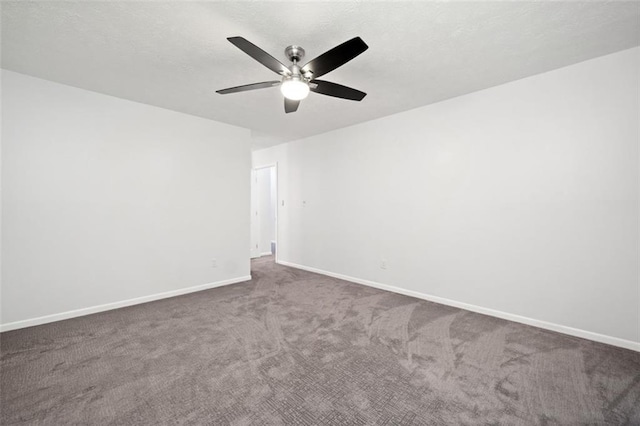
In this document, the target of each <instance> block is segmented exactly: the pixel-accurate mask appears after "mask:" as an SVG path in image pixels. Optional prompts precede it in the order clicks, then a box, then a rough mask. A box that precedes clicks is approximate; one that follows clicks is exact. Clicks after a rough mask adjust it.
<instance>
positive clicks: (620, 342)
mask: <svg viewBox="0 0 640 426" xmlns="http://www.w3.org/2000/svg"><path fill="white" fill-rule="evenodd" d="M277 263H278V264H280V265H284V266H289V267H291V268H296V269H302V270H304V271H308V272H314V273H316V274H321V275H326V276H329V277H333V278H339V279H341V280H345V281H349V282H353V283H356V284H362V285H366V286H369V287H374V288H377V289H380V290H386V291H391V292H393V293H398V294H402V295H405V296H410V297H415V298H417V299H423V300H428V301H430V302H435V303H440V304H442V305H447V306H453V307H455V308H460V309H464V310H467V311H472V312H477V313H480V314H484V315H489V316H492V317H496V318H502V319H505V320H509V321H514V322H518V323H521V324H526V325H531V326H534V327H538V328H543V329H545V330H551V331H556V332H558V333H563V334H568V335H570V336H574V337H580V338H583V339H587V340H593V341H595V342H599V343H605V344H608V345H612V346H618V347H621V348H625V349H630V350H632V351H636V352H640V342H634V341H631V340H625V339H620V338H618V337H612V336H607V335H605V334H599V333H594V332H591V331H586V330H581V329H578V328H573V327H567V326H564V325H560V324H555V323H551V322H547V321H542V320H537V319H534V318H529V317H524V316H520V315H516V314H510V313H508V312H503V311H498V310H495V309H490V308H483V307H482V306H477V305H472V304H469V303H464V302H458V301H456V300H451V299H446V298H444V297H438V296H432V295H430V294H425V293H420V292H417V291H413V290H406V289H403V288H400V287H395V286H392V285H388V284H382V283H378V282H375V281H369V280H365V279H362V278H355V277H350V276H348V275H343V274H338V273H335V272H330V271H325V270H322V269H318V268H312V267H310V266H304V265H299V264H297V263H292V262H287V261H284V260H278V261H277Z"/></svg>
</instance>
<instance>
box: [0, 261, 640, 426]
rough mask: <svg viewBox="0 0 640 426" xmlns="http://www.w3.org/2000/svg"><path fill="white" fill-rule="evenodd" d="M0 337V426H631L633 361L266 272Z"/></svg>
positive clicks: (303, 275)
mask: <svg viewBox="0 0 640 426" xmlns="http://www.w3.org/2000/svg"><path fill="white" fill-rule="evenodd" d="M253 276H254V279H253V280H252V281H250V282H246V283H242V284H235V285H231V286H227V287H221V288H218V289H213V290H208V291H203V292H199V293H193V294H189V295H185V296H180V297H176V298H172V299H166V300H161V301H157V302H153V303H147V304H144V305H138V306H134V307H130V308H123V309H118V310H115V311H110V312H105V313H101V314H96V315H91V316H86V317H82V318H76V319H72V320H67V321H61V322H58V323H53V324H48V325H43V326H39V327H32V328H28V329H23V330H17V331H11V332H6V333H3V334H2V335H1V355H2V361H1V372H0V373H1V380H2V382H1V385H2V387H1V391H0V392H1V403H2V408H1V410H2V412H1V417H0V422H1V423H2V424H3V425H9V424H21V423H24V424H51V425H71V424H94V425H108V424H113V425H127V424H131V425H133V424H136V425H139V424H147V425H158V424H212V425H227V424H232V425H249V424H251V425H271V424H273V425H280V424H287V425H365V424H380V425H410V424H414V425H424V424H437V425H440V424H455V425H461V424H469V425H475V424H483V425H485V424H499V425H521V424H522V425H524V424H526V425H529V424H541V425H547V424H554V425H555V424H562V425H578V424H631V425H638V424H640V353H636V352H632V351H628V350H624V349H619V348H615V347H611V346H606V345H602V344H598V343H593V342H590V341H586V340H581V339H577V338H572V337H568V336H564V335H561V334H556V333H553V332H549V331H544V330H540V329H536V328H533V327H528V326H524V325H520V324H516V323H512V322H508V321H504V320H499V319H495V318H491V317H488V316H483V315H479V314H475V313H471V312H467V311H463V310H460V309H455V308H451V307H447V306H442V305H438V304H434V303H430V302H426V301H422V300H418V299H413V298H410V297H405V296H401V295H397V294H394V293H388V292H384V291H380V290H376V289H372V288H368V287H364V286H360V285H357V284H352V283H347V282H344V281H340V280H337V279H333V278H328V277H324V276H321V275H316V274H312V273H308V272H304V271H299V270H295V269H291V268H287V267H283V266H279V265H275V264H273V263H272V262H271V261H270V259H268V258H267V259H261V260H258V261H255V262H254V264H253Z"/></svg>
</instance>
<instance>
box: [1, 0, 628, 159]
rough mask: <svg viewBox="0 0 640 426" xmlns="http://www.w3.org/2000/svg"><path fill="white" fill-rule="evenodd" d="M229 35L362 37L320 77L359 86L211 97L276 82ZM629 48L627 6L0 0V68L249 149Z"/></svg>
mask: <svg viewBox="0 0 640 426" xmlns="http://www.w3.org/2000/svg"><path fill="white" fill-rule="evenodd" d="M229 36H243V37H245V38H247V39H248V40H250V41H252V42H253V43H255V44H257V45H258V46H260V47H261V48H263V49H264V50H266V51H267V52H269V53H271V54H272V55H273V56H275V57H276V58H278V59H280V60H281V61H283V62H285V61H286V59H285V56H284V52H283V50H284V48H285V47H286V46H287V45H290V44H297V45H300V46H303V47H304V48H305V50H306V52H307V56H306V58H305V59H307V60H310V59H312V58H313V57H315V56H317V55H319V54H321V53H323V52H324V51H326V50H328V49H330V48H332V47H333V46H335V45H337V44H339V43H341V42H343V41H345V40H347V39H350V38H352V37H354V36H360V37H362V38H363V39H364V40H365V42H366V43H367V44H368V45H369V50H367V51H366V52H365V53H363V54H362V55H360V56H359V57H357V58H356V59H354V60H353V61H351V62H349V63H347V64H346V65H345V66H343V67H342V68H339V69H337V70H335V71H333V72H331V73H329V74H327V75H326V76H324V77H323V79H325V80H330V81H334V82H337V83H341V84H345V85H348V86H352V87H354V88H356V89H359V90H362V91H364V92H367V93H368V96H367V97H366V98H365V99H364V100H363V101H362V102H359V103H358V102H351V101H346V100H340V99H335V98H330V97H326V96H322V95H318V94H314V93H311V94H310V95H309V97H308V98H307V99H306V100H304V101H303V102H302V104H301V106H300V109H299V110H298V112H296V113H294V114H286V115H285V113H284V111H283V100H282V95H281V94H280V91H279V90H278V89H277V88H270V89H264V90H258V91H253V92H244V93H239V94H232V95H225V96H222V95H218V94H217V93H215V90H217V89H222V88H226V87H229V86H236V85H241V84H247V83H254V82H259V81H265V80H274V79H277V78H278V77H277V75H276V74H274V73H272V72H271V71H269V70H268V69H267V68H264V67H263V66H262V65H260V64H259V63H257V62H255V61H254V60H253V59H251V58H250V57H249V56H247V55H246V54H244V53H243V52H241V51H240V50H239V49H237V48H236V47H234V46H233V45H232V44H231V43H229V42H227V40H226V37H229ZM639 44H640V3H638V2H584V3H583V2H479V1H476V2H382V3H362V2H358V3H355V2H352V3H336V2H330V3H309V2H306V3H282V2H279V3H272V2H229V3H219V2H216V3H213V2H181V1H173V2H131V1H123V2H113V1H111V2H90V1H78V2H51V1H42V2H28V1H19V2H10V1H5V2H2V67H3V68H6V69H9V70H13V71H17V72H21V73H24V74H29V75H33V76H36V77H40V78H44V79H47V80H52V81H56V82H60V83H64V84H68V85H71V86H76V87H80V88H84V89H88V90H93V91H96V92H100V93H106V94H109V95H113V96H117V97H120V98H125V99H131V100H134V101H138V102H144V103H147V104H151V105H156V106H159V107H163V108H168V109H172V110H176V111H181V112H184V113H187V114H193V115H197V116H201V117H206V118H210V119H213V120H217V121H222V122H225V123H230V124H234V125H237V126H242V127H246V128H249V129H251V130H252V131H253V132H252V133H253V136H254V147H255V148H258V147H265V146H269V145H274V144H277V143H281V142H284V141H288V140H292V139H297V138H301V137H305V136H310V135H313V134H318V133H323V132H326V131H329V130H332V129H336V128H340V127H345V126H349V125H352V124H356V123H359V122H363V121H367V120H371V119H374V118H378V117H382V116H385V115H389V114H394V113H398V112H401V111H405V110H408V109H411V108H415V107H418V106H422V105H426V104H430V103H433V102H437V101H440V100H443V99H447V98H451V97H454V96H459V95H462V94H465V93H469V92H473V91H476V90H480V89H484V88H487V87H491V86H495V85H498V84H501V83H505V82H508V81H512V80H516V79H519V78H523V77H526V76H529V75H533V74H537V73H540V72H544V71H548V70H551V69H555V68H559V67H562V66H566V65H569V64H573V63H576V62H579V61H583V60H586V59H590V58H593V57H596V56H601V55H604V54H608V53H612V52H615V51H619V50H623V49H627V48H630V47H633V46H637V45H639ZM303 62H305V61H304V60H303ZM285 63H288V62H285Z"/></svg>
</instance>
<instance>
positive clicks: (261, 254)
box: [260, 251, 273, 257]
mask: <svg viewBox="0 0 640 426" xmlns="http://www.w3.org/2000/svg"><path fill="white" fill-rule="evenodd" d="M271 255H273V253H271V252H270V251H265V252H264V253H260V257H262V256H271Z"/></svg>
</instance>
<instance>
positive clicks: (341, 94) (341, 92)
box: [310, 80, 367, 101]
mask: <svg viewBox="0 0 640 426" xmlns="http://www.w3.org/2000/svg"><path fill="white" fill-rule="evenodd" d="M311 83H315V84H316V86H315V87H314V86H313V85H310V88H311V91H312V92H316V93H320V94H321V95H327V96H333V97H334V98H341V99H349V100H351V101H361V100H362V99H364V97H365V96H367V94H366V93H364V92H361V91H359V90H356V89H354V88H351V87H347V86H343V85H342V84H337V83H332V82H330V81H324V80H311Z"/></svg>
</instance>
